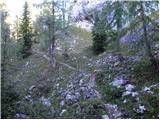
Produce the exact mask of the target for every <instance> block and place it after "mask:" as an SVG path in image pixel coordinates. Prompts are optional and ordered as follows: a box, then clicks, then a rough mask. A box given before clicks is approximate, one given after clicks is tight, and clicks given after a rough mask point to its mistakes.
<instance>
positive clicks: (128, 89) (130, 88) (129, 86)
mask: <svg viewBox="0 0 160 120" xmlns="http://www.w3.org/2000/svg"><path fill="white" fill-rule="evenodd" d="M134 88H135V87H134V85H131V84H127V85H126V86H125V89H126V91H130V92H131V91H132V90H133V89H134Z"/></svg>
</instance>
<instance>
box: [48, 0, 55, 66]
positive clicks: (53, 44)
mask: <svg viewBox="0 0 160 120" xmlns="http://www.w3.org/2000/svg"><path fill="white" fill-rule="evenodd" d="M54 12H55V11H54V0H53V1H52V16H53V26H52V27H53V33H52V39H51V46H50V53H49V54H50V63H51V65H52V66H53V67H55V65H56V60H55V57H54V47H55V16H54Z"/></svg>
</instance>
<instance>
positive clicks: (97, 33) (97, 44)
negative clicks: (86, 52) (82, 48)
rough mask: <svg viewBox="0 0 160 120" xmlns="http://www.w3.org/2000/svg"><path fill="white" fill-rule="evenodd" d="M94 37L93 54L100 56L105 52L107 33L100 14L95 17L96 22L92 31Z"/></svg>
mask: <svg viewBox="0 0 160 120" xmlns="http://www.w3.org/2000/svg"><path fill="white" fill-rule="evenodd" d="M92 37H93V46H92V49H93V52H94V54H100V53H103V52H104V51H105V40H106V33H105V29H104V26H103V24H102V20H101V19H100V18H99V16H98V12H97V13H96V15H95V22H94V26H93V29H92Z"/></svg>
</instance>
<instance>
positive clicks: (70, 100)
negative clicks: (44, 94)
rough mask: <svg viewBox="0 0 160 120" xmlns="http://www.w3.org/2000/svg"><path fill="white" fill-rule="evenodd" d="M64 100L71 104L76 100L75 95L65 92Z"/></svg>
mask: <svg viewBox="0 0 160 120" xmlns="http://www.w3.org/2000/svg"><path fill="white" fill-rule="evenodd" d="M66 101H67V102H69V103H70V104H73V103H75V102H77V97H76V96H75V95H70V94H67V95H66Z"/></svg>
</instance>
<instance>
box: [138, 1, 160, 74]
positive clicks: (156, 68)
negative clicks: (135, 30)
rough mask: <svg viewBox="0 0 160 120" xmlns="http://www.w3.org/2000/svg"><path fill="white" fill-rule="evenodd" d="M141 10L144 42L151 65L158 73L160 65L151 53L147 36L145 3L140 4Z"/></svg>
mask: <svg viewBox="0 0 160 120" xmlns="http://www.w3.org/2000/svg"><path fill="white" fill-rule="evenodd" d="M140 7H141V8H140V9H141V19H142V24H143V32H144V41H145V45H146V54H147V55H148V57H149V60H150V62H151V65H152V66H153V68H154V70H155V71H156V72H158V71H159V70H158V69H159V65H158V61H157V60H156V59H155V58H154V56H153V54H152V52H151V45H150V42H149V40H148V34H147V28H146V20H145V14H144V7H143V1H141V3H140Z"/></svg>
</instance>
